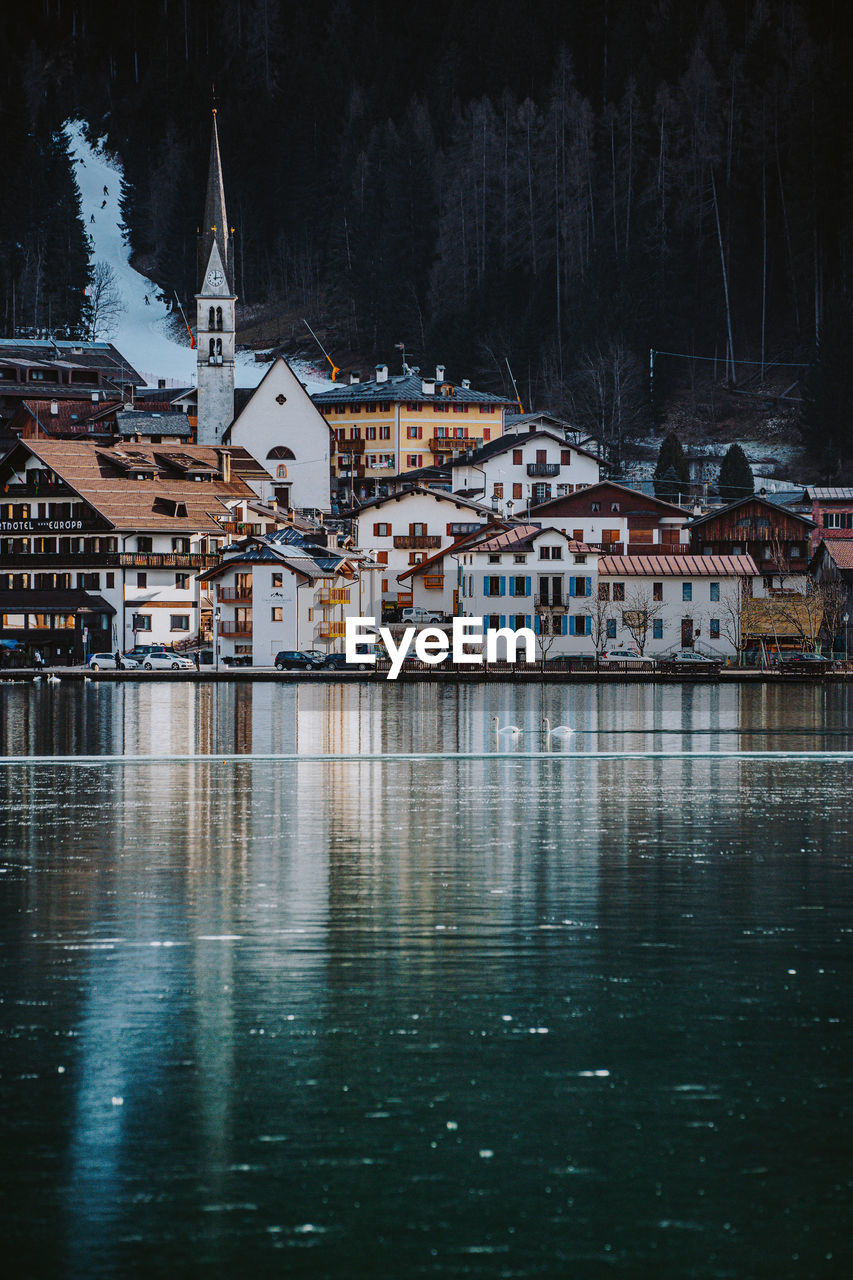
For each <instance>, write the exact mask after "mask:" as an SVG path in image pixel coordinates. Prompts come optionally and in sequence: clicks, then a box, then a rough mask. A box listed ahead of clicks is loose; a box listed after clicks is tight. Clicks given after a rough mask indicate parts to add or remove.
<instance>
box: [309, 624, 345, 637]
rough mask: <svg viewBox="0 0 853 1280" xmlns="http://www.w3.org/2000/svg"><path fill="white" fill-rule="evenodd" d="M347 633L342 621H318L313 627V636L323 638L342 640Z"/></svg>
mask: <svg viewBox="0 0 853 1280" xmlns="http://www.w3.org/2000/svg"><path fill="white" fill-rule="evenodd" d="M346 633H347V629H346V626H345V625H344V623H343V622H318V623H317V625H316V626H315V627H314V634H315V636H319V637H320V638H321V639H323V640H342V639H343V638H344V636H345V635H346Z"/></svg>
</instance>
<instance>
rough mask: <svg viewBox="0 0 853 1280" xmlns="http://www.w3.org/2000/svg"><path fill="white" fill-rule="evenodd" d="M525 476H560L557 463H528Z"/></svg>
mask: <svg viewBox="0 0 853 1280" xmlns="http://www.w3.org/2000/svg"><path fill="white" fill-rule="evenodd" d="M527 474H528V475H529V476H558V475H559V474H560V464H559V462H528V464H527Z"/></svg>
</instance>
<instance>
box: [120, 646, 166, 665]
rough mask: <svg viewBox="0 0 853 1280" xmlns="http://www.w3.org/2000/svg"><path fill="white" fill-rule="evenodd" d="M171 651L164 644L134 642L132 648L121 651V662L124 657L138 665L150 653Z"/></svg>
mask: <svg viewBox="0 0 853 1280" xmlns="http://www.w3.org/2000/svg"><path fill="white" fill-rule="evenodd" d="M171 652H172V650H171V649H167V648H166V646H165V645H164V644H135V645H134V646H133V648H132V649H128V650H127V652H126V653H123V654H122V655H121V660H122V662H124V660H125V659H126V658H130V659H131V661H133V662H135V663H136V664H137V665H139V664H140V663H142V662H143V660H144V659H145V658H147V657H149V656H150V655H151V654H152V653H158V654H161V655H162V654H164V653H171Z"/></svg>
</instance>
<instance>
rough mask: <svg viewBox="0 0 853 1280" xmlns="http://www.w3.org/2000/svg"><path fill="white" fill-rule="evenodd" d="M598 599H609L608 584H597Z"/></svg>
mask: <svg viewBox="0 0 853 1280" xmlns="http://www.w3.org/2000/svg"><path fill="white" fill-rule="evenodd" d="M598 598H599V600H609V599H610V583H609V582H599V584H598Z"/></svg>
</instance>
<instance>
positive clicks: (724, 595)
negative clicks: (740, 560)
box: [720, 579, 752, 655]
mask: <svg viewBox="0 0 853 1280" xmlns="http://www.w3.org/2000/svg"><path fill="white" fill-rule="evenodd" d="M751 598H752V597H751V596H750V595H748V594H747V586H746V580H745V579H740V580H738V581H737V582H735V583H733V584H731V585H730V586H727V587H726V588H725V589H724V590H723V591H721V592H720V634H721V636H722V637H723V639H724V640H728V642H729V644H730V645H731V646H732V648H733V649H734V650H735V653H737V654H738V655H740V652H741V649H742V648H743V628H744V621H745V619H746V615H747V612H748V607H749V601H750V600H751Z"/></svg>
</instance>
